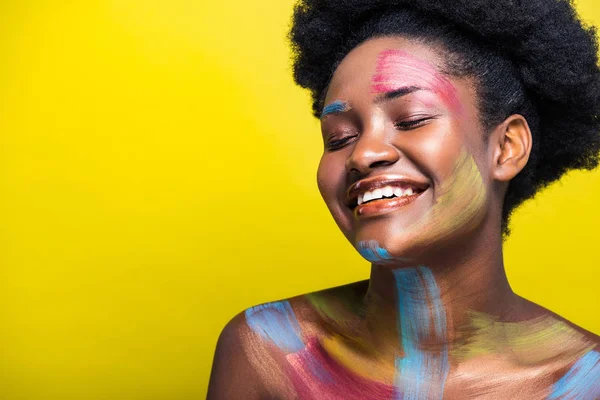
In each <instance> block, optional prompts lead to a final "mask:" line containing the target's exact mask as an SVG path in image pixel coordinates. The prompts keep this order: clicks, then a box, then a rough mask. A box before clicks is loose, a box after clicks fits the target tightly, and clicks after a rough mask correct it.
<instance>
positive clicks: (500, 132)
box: [490, 114, 532, 182]
mask: <svg viewBox="0 0 600 400" xmlns="http://www.w3.org/2000/svg"><path fill="white" fill-rule="evenodd" d="M490 144H492V145H493V149H492V150H493V160H492V162H493V165H492V176H493V178H494V179H496V180H498V181H501V182H508V181H510V180H511V179H512V178H514V177H515V176H516V175H517V174H518V173H519V172H521V170H522V169H523V168H524V167H525V165H526V164H527V161H528V160H529V154H530V153H531V144H532V138H531V130H530V129H529V125H528V124H527V120H526V119H525V117H523V116H522V115H518V114H515V115H511V116H510V117H508V118H507V119H506V120H505V121H504V122H503V123H501V124H500V125H499V126H498V127H497V128H496V129H495V130H494V133H493V134H492V136H491V137H490Z"/></svg>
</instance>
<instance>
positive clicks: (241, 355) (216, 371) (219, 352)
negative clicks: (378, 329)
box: [208, 282, 364, 400]
mask: <svg viewBox="0 0 600 400" xmlns="http://www.w3.org/2000/svg"><path fill="white" fill-rule="evenodd" d="M363 285H364V283H363ZM363 285H361V283H360V282H359V283H354V284H349V285H344V286H339V287H335V288H330V289H326V290H322V291H318V292H313V293H308V294H304V295H300V296H295V297H291V298H288V299H283V300H278V301H273V302H268V303H263V304H259V305H256V306H254V307H250V308H248V309H246V310H244V311H242V312H241V313H239V314H238V315H236V316H235V317H234V318H232V319H231V320H230V321H229V323H227V325H226V326H225V328H224V329H223V331H222V332H221V335H220V336H219V340H218V342H217V348H216V351H215V357H214V362H213V368H212V372H211V378H210V384H209V392H208V399H209V400H215V399H231V398H244V399H263V398H294V391H293V383H292V382H291V381H290V379H289V376H288V374H287V373H286V372H287V371H286V368H289V363H288V361H287V360H288V359H287V357H288V356H289V355H290V354H294V353H297V352H299V351H302V350H303V349H304V348H305V346H306V343H307V342H308V340H309V339H310V338H314V337H319V336H320V335H321V334H323V328H322V323H321V322H322V314H321V313H320V311H319V310H320V309H321V308H327V306H328V304H329V303H330V302H333V301H336V299H339V298H342V297H343V296H348V294H349V293H353V292H355V291H357V290H360V288H359V287H362V286H363Z"/></svg>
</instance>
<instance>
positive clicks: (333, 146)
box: [327, 117, 431, 151]
mask: <svg viewBox="0 0 600 400" xmlns="http://www.w3.org/2000/svg"><path fill="white" fill-rule="evenodd" d="M430 119H431V118H429V117H427V118H420V119H415V120H411V121H400V122H396V123H394V126H395V127H396V128H397V129H400V130H411V129H414V128H417V127H419V126H421V125H422V124H423V123H424V122H427V121H429V120H430ZM355 137H356V135H353V136H348V137H345V138H343V139H340V140H334V141H331V142H329V143H327V150H329V151H334V150H338V149H341V148H342V147H344V145H345V144H346V143H347V142H348V141H350V140H351V139H353V138H355Z"/></svg>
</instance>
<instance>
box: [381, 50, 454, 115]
mask: <svg viewBox="0 0 600 400" xmlns="http://www.w3.org/2000/svg"><path fill="white" fill-rule="evenodd" d="M371 84H372V85H371V90H372V92H373V93H388V92H393V91H395V90H398V89H400V88H404V87H411V86H416V87H420V88H423V89H426V90H431V91H432V92H434V93H436V94H437V95H438V96H440V97H441V99H442V101H443V102H444V103H445V104H446V105H447V106H448V107H449V108H450V109H451V110H453V111H455V112H457V113H460V112H461V111H462V107H461V104H460V101H459V100H458V94H457V90H456V87H454V85H453V84H452V83H451V82H450V81H449V80H448V79H447V78H446V77H445V76H444V75H442V74H441V73H440V72H439V71H438V70H437V68H436V67H435V66H434V65H433V64H431V63H429V62H426V61H423V60H420V59H418V58H415V57H414V56H413V55H412V54H410V53H407V52H405V51H403V50H394V49H390V50H385V51H382V52H381V53H379V56H378V57H377V69H376V73H375V74H374V75H373V78H372V79H371Z"/></svg>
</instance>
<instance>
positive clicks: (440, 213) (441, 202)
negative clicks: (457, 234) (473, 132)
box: [425, 149, 486, 240]
mask: <svg viewBox="0 0 600 400" xmlns="http://www.w3.org/2000/svg"><path fill="white" fill-rule="evenodd" d="M451 176H452V179H451V180H450V181H449V182H446V184H445V185H443V186H442V188H441V190H440V192H441V193H442V195H440V197H439V198H438V200H437V202H436V204H435V205H434V206H433V208H432V209H431V211H430V216H429V218H426V219H425V221H431V222H432V226H430V227H429V228H428V233H429V235H431V238H432V239H433V240H439V239H442V238H443V237H445V236H448V235H450V234H451V233H452V232H454V231H456V230H457V229H459V228H460V227H461V226H463V225H467V226H468V228H469V229H472V228H474V227H475V226H476V225H477V223H478V222H479V221H480V219H481V218H482V217H483V215H480V214H481V210H482V209H483V205H484V204H485V202H486V188H485V185H484V182H483V179H482V177H481V173H480V172H479V168H478V167H477V164H476V163H475V160H474V159H473V156H471V154H470V153H469V152H468V151H467V150H466V149H463V150H462V151H461V154H460V156H459V158H458V160H457V161H456V164H455V166H454V168H453V171H452V173H451ZM478 217H479V218H478Z"/></svg>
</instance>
